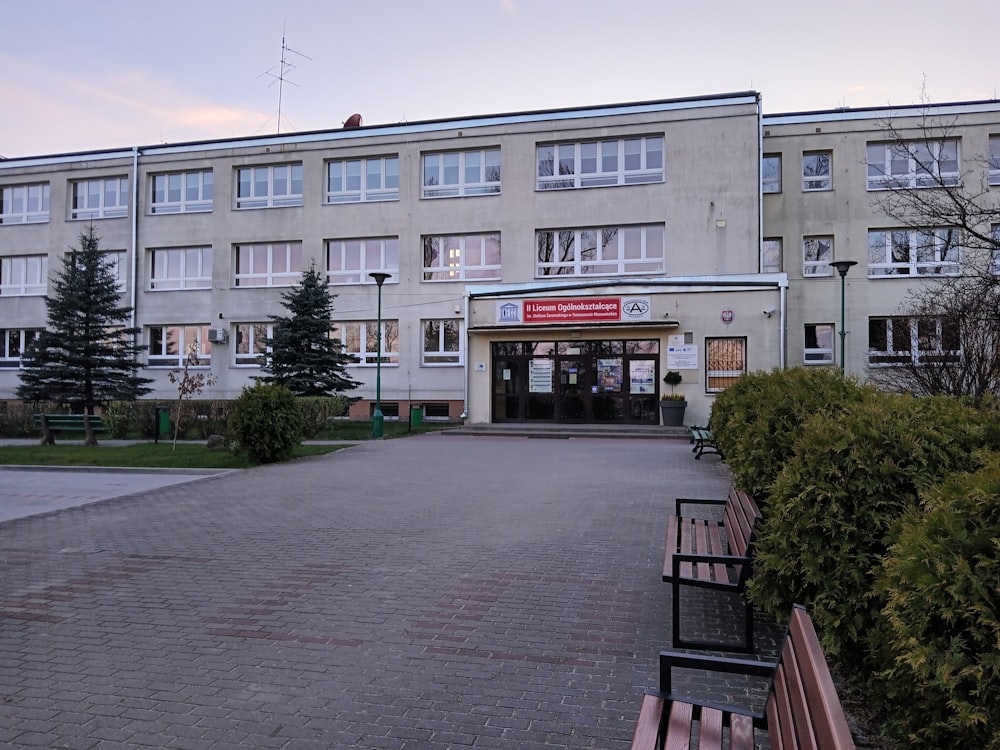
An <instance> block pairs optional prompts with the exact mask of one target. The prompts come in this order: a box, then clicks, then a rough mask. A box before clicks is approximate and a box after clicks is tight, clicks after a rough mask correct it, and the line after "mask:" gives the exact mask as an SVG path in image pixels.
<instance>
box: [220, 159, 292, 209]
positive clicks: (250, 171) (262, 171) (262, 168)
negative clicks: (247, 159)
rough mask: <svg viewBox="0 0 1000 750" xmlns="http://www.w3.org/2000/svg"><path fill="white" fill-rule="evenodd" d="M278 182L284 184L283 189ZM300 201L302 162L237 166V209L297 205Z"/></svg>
mask: <svg viewBox="0 0 1000 750" xmlns="http://www.w3.org/2000/svg"><path fill="white" fill-rule="evenodd" d="M282 173H284V174H283V175H282ZM244 176H246V177H247V179H244ZM282 182H283V183H284V185H285V189H284V190H283V191H281V187H280V186H281V183H282ZM244 191H246V193H245V194H244ZM279 191H280V192H279ZM302 203H303V196H302V162H300V161H297V162H288V163H287V164H257V165H253V166H246V167H237V169H236V208H237V209H242V210H246V209H258V208H286V207H289V206H301V205H302Z"/></svg>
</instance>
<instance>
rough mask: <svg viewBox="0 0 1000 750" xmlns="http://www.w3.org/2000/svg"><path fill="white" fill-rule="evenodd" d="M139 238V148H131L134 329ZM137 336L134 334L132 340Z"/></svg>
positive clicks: (133, 321)
mask: <svg viewBox="0 0 1000 750" xmlns="http://www.w3.org/2000/svg"><path fill="white" fill-rule="evenodd" d="M138 236H139V147H138V146H133V147H132V243H131V245H132V246H131V248H129V252H130V253H131V255H132V257H131V258H130V261H131V262H130V263H129V267H130V269H131V270H130V271H129V272H130V273H131V275H132V292H131V296H130V299H129V306H130V307H131V308H132V312H131V313H130V315H129V328H133V327H135V318H136V316H135V305H136V300H137V299H138V287H139V280H138V279H137V278H136V277H135V274H136V272H137V270H138V265H139V260H138V255H139V252H138V250H137V249H136V243H137V242H138ZM138 335H139V334H135V336H133V339H134V338H136V337H137V336H138ZM133 343H136V344H137V343H139V342H138V341H133Z"/></svg>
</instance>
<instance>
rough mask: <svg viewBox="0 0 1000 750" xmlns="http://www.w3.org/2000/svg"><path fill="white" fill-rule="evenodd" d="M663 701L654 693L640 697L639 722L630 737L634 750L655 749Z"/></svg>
mask: <svg viewBox="0 0 1000 750" xmlns="http://www.w3.org/2000/svg"><path fill="white" fill-rule="evenodd" d="M663 706H664V702H663V699H662V698H658V697H657V696H655V695H650V694H649V693H646V695H644V696H643V698H642V708H641V709H640V710H639V722H638V724H636V727H635V734H634V735H633V737H632V747H633V748H634V749H635V750H657V748H656V743H657V741H658V740H659V736H660V720H661V719H662V717H663Z"/></svg>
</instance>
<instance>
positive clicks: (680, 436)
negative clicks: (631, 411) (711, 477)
mask: <svg viewBox="0 0 1000 750" xmlns="http://www.w3.org/2000/svg"><path fill="white" fill-rule="evenodd" d="M442 434H443V435H457V436H464V435H473V436H492V437H497V436H506V437H526V438H640V439H643V440H661V439H671V440H690V439H691V430H690V429H688V428H687V427H663V426H660V425H648V424H635V425H630V424H554V423H551V422H545V423H532V422H514V423H511V422H503V423H497V424H467V425H462V426H461V427H453V428H450V429H446V430H444V432H443V433H442Z"/></svg>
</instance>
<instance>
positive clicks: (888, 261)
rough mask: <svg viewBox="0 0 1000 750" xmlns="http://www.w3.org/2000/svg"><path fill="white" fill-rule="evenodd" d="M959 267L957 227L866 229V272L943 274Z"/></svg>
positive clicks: (899, 274) (881, 274) (870, 274)
mask: <svg viewBox="0 0 1000 750" xmlns="http://www.w3.org/2000/svg"><path fill="white" fill-rule="evenodd" d="M958 270H959V247H958V230H957V229H951V228H937V229H894V230H889V231H883V230H879V231H871V232H868V276H869V277H871V278H876V277H885V276H942V275H954V274H957V273H958Z"/></svg>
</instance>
